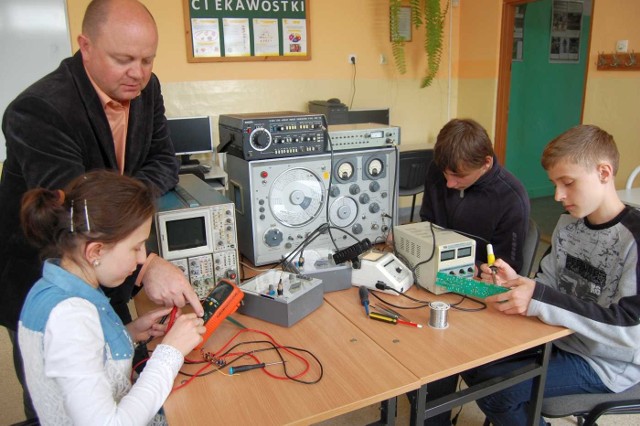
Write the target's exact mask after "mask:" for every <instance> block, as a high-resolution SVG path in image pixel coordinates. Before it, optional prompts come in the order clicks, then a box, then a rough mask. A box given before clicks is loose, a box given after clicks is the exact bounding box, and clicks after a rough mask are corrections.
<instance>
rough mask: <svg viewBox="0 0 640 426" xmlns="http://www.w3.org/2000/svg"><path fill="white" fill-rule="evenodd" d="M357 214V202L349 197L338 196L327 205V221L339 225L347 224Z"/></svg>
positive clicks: (351, 221) (340, 226) (350, 222)
mask: <svg viewBox="0 0 640 426" xmlns="http://www.w3.org/2000/svg"><path fill="white" fill-rule="evenodd" d="M357 216H358V204H357V203H356V201H355V200H354V199H353V198H351V197H340V198H338V199H336V200H335V201H334V202H333V203H331V206H329V221H330V222H331V223H332V224H333V225H335V226H337V227H339V228H344V227H345V226H349V225H351V224H352V223H353V221H354V220H356V217H357Z"/></svg>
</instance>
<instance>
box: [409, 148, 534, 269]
mask: <svg viewBox="0 0 640 426" xmlns="http://www.w3.org/2000/svg"><path fill="white" fill-rule="evenodd" d="M529 212H530V205H529V197H528V195H527V191H526V190H525V188H524V186H522V183H520V181H519V180H518V179H516V178H515V176H513V175H512V174H511V173H509V172H508V171H507V170H506V169H504V168H503V167H502V166H500V165H499V164H498V161H497V159H496V158H495V157H494V159H493V167H492V168H491V170H489V171H488V172H487V173H485V174H484V175H482V176H481V177H480V178H479V179H478V180H477V181H476V182H475V183H474V184H473V185H471V186H470V187H469V188H467V189H465V191H464V194H462V196H461V193H460V191H458V190H456V189H449V188H447V182H446V180H445V178H444V174H443V173H442V172H441V171H440V170H439V169H438V168H437V167H436V165H435V163H434V162H432V163H431V165H430V166H429V169H428V170H427V178H426V181H425V187H424V194H423V198H422V207H421V208H420V217H421V218H422V220H423V221H429V222H433V223H435V224H436V225H440V226H443V227H445V228H449V229H453V230H454V231H462V232H466V233H469V234H473V235H477V236H479V237H481V238H484V239H485V240H487V241H489V242H491V244H492V245H493V251H494V254H495V255H496V258H501V259H503V260H505V261H506V262H507V263H508V264H509V265H511V267H512V268H513V269H514V270H516V271H519V270H520V268H521V267H522V249H523V244H524V238H525V236H526V234H527V228H528V225H529ZM474 239H475V240H476V263H477V264H480V263H486V262H487V243H486V242H484V241H482V240H481V239H478V238H474Z"/></svg>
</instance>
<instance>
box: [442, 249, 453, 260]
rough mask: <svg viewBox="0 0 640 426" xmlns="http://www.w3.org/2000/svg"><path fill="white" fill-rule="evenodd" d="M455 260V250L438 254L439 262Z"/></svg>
mask: <svg viewBox="0 0 640 426" xmlns="http://www.w3.org/2000/svg"><path fill="white" fill-rule="evenodd" d="M455 258H456V251H455V250H447V251H443V252H442V253H440V262H443V261H445V260H451V259H455Z"/></svg>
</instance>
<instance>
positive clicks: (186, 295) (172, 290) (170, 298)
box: [142, 256, 204, 317]
mask: <svg viewBox="0 0 640 426" xmlns="http://www.w3.org/2000/svg"><path fill="white" fill-rule="evenodd" d="M142 281H143V283H144V289H145V292H146V293H147V296H149V299H151V301H152V302H154V303H157V304H162V305H165V306H174V305H175V306H177V307H179V308H182V307H183V306H184V305H186V304H187V303H188V304H190V305H191V307H192V308H193V311H194V312H195V313H196V315H197V316H199V317H201V316H202V315H203V314H204V310H203V309H202V305H201V304H200V300H198V296H197V295H196V293H195V291H193V288H192V287H191V283H190V282H189V281H188V280H187V279H186V278H185V276H184V274H183V273H182V271H181V270H180V269H179V268H178V267H177V266H175V265H173V264H172V263H171V262H169V261H167V260H164V259H163V258H161V257H160V256H156V257H154V258H153V259H152V260H151V263H150V264H149V266H148V267H147V270H146V272H145V273H144V278H143V279H142Z"/></svg>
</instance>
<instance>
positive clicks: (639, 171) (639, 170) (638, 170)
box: [625, 166, 640, 189]
mask: <svg viewBox="0 0 640 426" xmlns="http://www.w3.org/2000/svg"><path fill="white" fill-rule="evenodd" d="M638 174H640V166H637V167H636V168H635V169H633V171H632V172H631V174H630V175H629V178H628V179H627V184H626V185H625V188H626V189H631V187H632V186H633V181H634V180H635V179H636V176H638Z"/></svg>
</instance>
